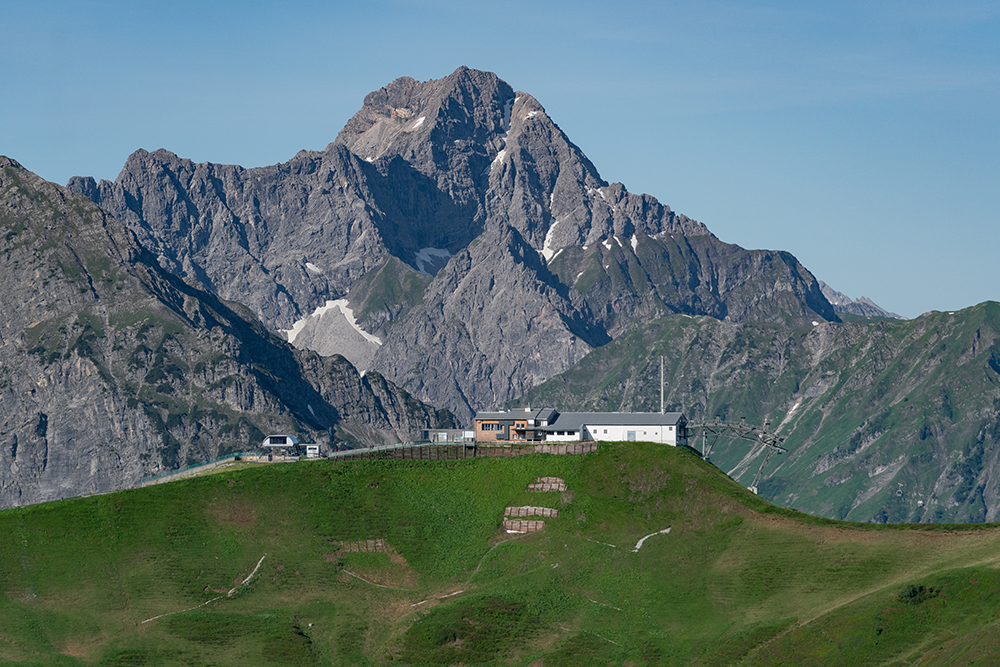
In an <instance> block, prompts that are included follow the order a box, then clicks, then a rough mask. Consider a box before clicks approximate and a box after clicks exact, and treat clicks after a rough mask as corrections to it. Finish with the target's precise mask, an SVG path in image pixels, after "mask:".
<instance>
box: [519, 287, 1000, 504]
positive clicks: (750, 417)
mask: <svg viewBox="0 0 1000 667" xmlns="http://www.w3.org/2000/svg"><path fill="white" fill-rule="evenodd" d="M661 357H662V358H663V367H664V376H665V377H664V394H665V402H666V407H667V409H668V410H676V409H683V410H684V411H685V412H686V413H687V415H688V417H689V419H691V420H692V421H701V420H704V419H709V420H713V419H723V420H729V421H739V420H740V419H741V418H746V419H747V421H748V422H749V423H752V424H756V425H760V424H761V423H762V421H763V420H765V419H769V420H770V421H771V429H772V430H776V432H777V433H779V434H781V435H784V436H787V441H786V442H785V446H786V447H787V448H788V450H789V451H788V453H786V454H781V455H775V456H772V457H771V458H770V459H769V461H768V464H767V467H766V468H765V469H764V473H763V476H762V481H761V482H759V483H758V485H757V486H758V489H759V492H760V494H761V495H762V496H764V497H766V498H768V499H769V500H772V501H773V502H775V503H777V504H779V505H784V506H789V507H794V508H796V509H799V510H802V511H805V512H810V513H812V514H819V515H823V516H828V517H833V518H840V519H844V518H846V519H850V520H853V521H872V522H878V523H886V522H914V523H915V522H983V521H987V522H996V521H997V520H998V519H1000V479H998V478H997V475H996V473H995V471H996V469H997V466H998V465H1000V304H998V303H995V302H986V303H982V304H980V305H978V306H975V307H973V308H967V309H965V310H961V311H956V312H951V313H937V312H935V313H927V314H925V315H922V316H921V317H918V318H916V319H913V320H906V321H894V320H881V321H874V322H872V321H868V322H863V321H859V322H847V323H836V322H828V323H818V324H817V325H816V326H812V325H809V326H802V327H788V326H784V325H776V324H761V323H734V322H722V321H719V320H716V319H713V318H709V317H686V316H683V315H675V316H672V317H666V318H662V319H660V320H657V321H654V322H652V323H650V324H648V325H646V326H644V327H639V328H636V329H634V330H632V331H630V332H629V333H627V334H625V335H623V336H620V337H619V338H617V339H616V340H615V341H614V342H612V343H610V344H608V345H606V346H604V347H603V348H601V349H600V350H595V351H594V352H592V353H591V354H590V355H588V356H587V357H586V358H585V359H583V360H582V361H581V362H580V363H578V364H577V365H576V366H574V367H573V368H572V369H570V370H568V371H566V372H565V373H563V374H561V375H559V376H556V377H554V378H552V379H550V380H549V381H548V382H546V383H544V384H542V385H541V386H539V387H536V388H535V389H534V390H532V391H531V392H529V393H528V394H527V395H525V396H524V397H523V398H522V400H523V401H524V404H525V405H527V404H529V403H530V404H532V405H558V406H561V407H562V408H563V409H566V410H588V409H590V410H637V411H658V410H659V407H660V406H659V401H660V358H661ZM712 442H713V438H712V436H708V445H709V446H711V445H712ZM690 444H691V445H692V446H693V447H696V448H698V449H699V450H700V449H701V447H702V441H701V440H700V439H699V440H697V441H694V440H692V442H691V443H690ZM763 454H764V452H763V451H762V450H761V449H759V448H754V449H751V448H750V447H749V443H747V442H745V441H730V440H728V439H724V438H723V439H720V440H719V442H718V443H717V444H716V445H715V446H714V447H711V449H710V452H709V455H710V458H711V460H712V461H713V462H714V463H716V465H718V466H719V467H720V468H721V469H722V470H724V471H726V472H727V473H729V474H730V475H731V476H732V477H733V478H735V479H737V480H738V481H740V482H742V483H743V484H745V485H748V486H749V485H750V484H751V482H752V480H753V478H754V476H755V475H756V474H757V472H758V471H759V470H760V467H761V465H762V463H763V460H764V456H763Z"/></svg>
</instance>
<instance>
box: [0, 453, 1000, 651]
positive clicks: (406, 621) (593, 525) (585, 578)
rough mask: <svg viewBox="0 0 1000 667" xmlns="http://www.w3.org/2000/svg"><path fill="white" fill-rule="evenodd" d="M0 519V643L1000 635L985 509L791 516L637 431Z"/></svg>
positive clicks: (700, 644)
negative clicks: (926, 518)
mask: <svg viewBox="0 0 1000 667" xmlns="http://www.w3.org/2000/svg"><path fill="white" fill-rule="evenodd" d="M539 480H548V481H549V482H552V481H553V480H558V484H556V483H539ZM538 487H541V488H540V489H539V488H538ZM533 489H537V490H533ZM532 514H533V515H534V517H535V519H536V521H533V522H531V523H534V524H535V527H537V524H538V523H542V522H544V525H543V526H542V527H541V529H540V530H537V531H535V532H530V533H508V532H507V530H509V529H508V528H506V526H507V525H512V526H514V528H513V529H518V527H519V526H521V527H523V525H522V524H523V523H528V522H527V521H521V520H512V521H505V520H504V517H505V516H513V517H524V516H527V515H532ZM0 535H5V536H7V539H2V540H0V584H2V587H0V637H2V641H0V663H3V664H4V665H9V664H13V665H38V664H44V665H77V664H85V665H158V664H182V665H188V664H191V665H219V666H224V665H234V666H235V665H239V666H243V665H290V666H291V665H293V666H295V667H301V666H303V665H338V666H339V665H344V666H348V665H350V666H354V665H382V664H392V665H509V666H511V667H514V666H517V667H530V666H532V665H541V664H544V665H546V667H552V666H555V667H559V666H564V667H568V666H572V667H576V666H578V665H617V666H625V665H702V666H709V665H712V666H722V665H774V666H776V667H777V666H784V665H802V664H809V665H831V666H838V667H839V666H840V665H851V664H865V665H901V664H905V665H911V664H922V665H923V664H931V665H954V664H963V665H964V664H969V663H973V664H979V665H993V664H996V660H995V658H996V648H997V646H998V640H1000V628H998V626H997V623H996V616H997V607H998V605H1000V592H998V591H1000V569H998V568H997V564H998V562H1000V529H998V528H997V527H996V526H957V527H956V526H940V525H938V526H918V527H912V526H901V525H890V526H884V525H871V524H849V523H843V522H838V521H832V520H827V519H818V518H815V517H809V516H805V515H802V514H799V513H797V512H793V511H790V510H783V509H780V508H777V507H774V506H773V505H770V504H769V503H767V502H766V501H764V500H762V499H761V498H759V497H757V496H754V495H752V494H750V493H749V492H748V491H746V489H743V488H741V487H740V486H739V485H737V484H736V483H734V482H733V481H732V480H730V479H728V478H726V477H725V476H724V475H722V474H721V473H720V472H719V471H718V470H716V469H715V468H713V467H712V466H711V465H710V464H707V463H705V462H703V461H702V460H701V459H700V458H699V457H698V456H696V455H694V454H693V453H692V452H691V451H690V450H686V449H684V448H674V447H663V446H660V445H655V444H652V443H608V444H605V445H604V446H602V447H601V449H600V450H599V451H597V452H593V453H590V454H586V455H583V456H552V455H548V454H537V455H530V456H521V457H516V458H491V459H483V458H480V459H475V460H473V459H469V460H464V461H463V460H459V461H455V460H452V461H357V462H352V463H337V462H334V461H315V462H303V463H298V464H295V465H272V466H264V467H260V468H257V469H250V470H236V469H234V468H228V469H226V470H225V471H223V472H221V473H219V474H214V475H208V476H205V477H201V478H197V479H191V480H184V481H180V482H173V483H170V484H163V485H160V486H154V487H148V488H142V489H134V490H128V491H122V492H118V493H114V494H109V495H103V496H97V497H92V498H80V499H72V500H66V501H60V502H54V503H46V504H42V505H35V506H32V507H25V508H18V509H14V510H5V511H0ZM512 538H513V539H512Z"/></svg>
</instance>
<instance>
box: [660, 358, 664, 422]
mask: <svg viewBox="0 0 1000 667" xmlns="http://www.w3.org/2000/svg"><path fill="white" fill-rule="evenodd" d="M660 414H661V415H662V414H663V357H662V356H661V357H660Z"/></svg>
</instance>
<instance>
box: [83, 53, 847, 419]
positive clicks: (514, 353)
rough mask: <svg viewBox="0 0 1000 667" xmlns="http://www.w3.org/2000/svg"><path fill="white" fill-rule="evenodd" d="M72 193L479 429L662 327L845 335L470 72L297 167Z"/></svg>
mask: <svg viewBox="0 0 1000 667" xmlns="http://www.w3.org/2000/svg"><path fill="white" fill-rule="evenodd" d="M69 187H70V189H72V190H74V191H76V192H80V193H83V194H86V195H87V196H88V197H90V198H91V199H92V200H93V201H95V202H97V203H98V204H100V205H101V206H102V207H103V208H105V209H106V210H108V211H110V212H112V213H113V214H114V215H116V216H118V217H119V218H121V219H122V220H123V221H124V222H125V224H126V225H127V226H128V227H129V228H130V229H132V230H133V231H134V232H135V233H136V235H137V236H138V238H139V240H140V242H141V243H142V245H143V246H145V247H146V248H148V249H150V251H151V252H153V253H154V255H156V256H157V259H158V261H159V262H160V264H161V265H162V266H163V267H165V268H167V269H168V270H170V271H172V272H174V273H175V274H177V275H179V276H182V277H183V278H184V279H185V280H187V281H191V282H194V283H197V284H200V285H201V286H203V287H204V288H206V289H208V290H209V291H211V292H213V293H215V294H218V295H219V296H221V297H222V298H225V299H230V300H233V301H238V302H240V303H243V304H245V305H246V306H247V307H249V308H250V310H251V311H252V312H253V313H254V314H256V315H257V316H258V317H259V318H260V319H261V320H262V321H263V322H264V323H265V325H267V326H268V327H269V328H271V329H272V330H276V331H277V330H281V331H285V332H286V334H285V335H286V336H287V337H288V338H289V339H290V340H291V341H292V342H293V344H295V345H296V346H299V347H304V348H308V349H313V350H317V351H319V352H321V353H322V354H333V353H335V352H340V353H342V354H344V355H345V356H347V357H348V358H349V359H350V360H351V361H352V362H354V363H355V365H357V366H358V367H359V368H361V369H362V370H367V369H369V368H370V369H375V370H378V371H379V372H381V373H382V374H383V375H385V376H386V377H387V378H388V379H390V380H392V381H393V382H396V383H397V384H399V385H400V386H402V387H404V388H406V389H408V390H409V391H411V392H412V393H413V394H414V395H415V396H417V397H418V398H420V399H421V400H425V401H428V402H430V403H433V404H434V405H438V406H440V407H444V408H448V409H450V410H452V411H453V412H455V414H456V415H458V416H459V418H460V419H461V420H463V421H466V420H468V418H469V417H471V415H472V413H473V412H474V411H476V410H480V409H484V408H490V407H496V406H498V405H501V404H503V403H504V402H505V401H507V400H510V399H512V398H515V397H517V396H519V395H521V394H523V393H524V392H525V391H526V390H528V389H530V388H531V387H533V386H535V385H537V384H539V383H540V382H542V381H544V380H546V379H548V378H550V377H552V376H553V375H556V374H557V373H560V372H562V371H564V370H566V369H567V368H569V367H570V366H572V365H573V364H574V363H576V362H577V361H579V360H580V359H582V358H583V357H584V356H585V355H586V354H587V353H588V352H589V351H590V350H592V349H594V348H596V347H600V346H601V345H604V344H605V343H607V342H608V341H610V340H611V339H613V338H615V337H617V336H619V335H620V334H621V333H622V332H624V331H627V330H629V329H631V328H633V327H635V326H637V325H638V324H640V323H643V322H648V321H650V320H652V319H655V318H657V317H660V316H663V315H669V314H672V313H687V314H692V315H709V316H712V317H716V318H720V319H725V320H727V321H736V322H742V321H765V322H781V323H790V324H800V323H804V322H811V321H813V320H818V321H828V320H829V321H836V320H837V316H836V314H835V313H834V311H833V308H832V307H831V306H830V304H829V302H828V301H827V300H826V298H824V297H823V295H822V293H821V292H820V287H819V284H818V281H816V279H815V278H814V277H813V276H812V275H811V274H810V273H809V272H808V271H807V270H806V269H805V267H803V266H802V265H801V264H799V262H798V261H797V260H796V259H795V258H794V257H792V256H791V255H790V254H788V253H786V252H777V251H763V250H744V249H743V248H739V247H737V246H734V245H729V244H726V243H723V242H721V241H720V240H719V239H717V238H716V237H715V236H713V235H712V234H711V233H710V232H709V230H708V229H707V228H706V227H705V226H704V225H703V224H701V223H698V222H696V221H694V220H691V219H689V218H687V217H685V216H683V215H679V214H677V213H675V212H673V211H671V209H670V208H669V207H668V206H665V205H663V204H661V203H659V202H658V201H657V200H656V199H654V198H653V197H651V196H649V195H636V194H631V193H629V192H628V191H627V190H626V188H625V187H624V186H623V185H622V184H620V183H608V182H607V181H605V180H604V179H603V178H601V176H600V174H599V173H598V171H597V169H596V168H595V167H594V165H593V164H592V163H591V162H590V161H589V160H588V159H587V157H586V156H585V155H584V154H583V152H581V150H580V149H579V148H577V146H575V145H574V144H573V143H572V142H571V141H570V140H569V139H568V138H567V137H566V135H565V134H563V132H562V131H561V130H560V129H559V127H558V126H557V125H556V124H555V123H554V122H553V120H552V119H551V118H549V116H548V114H546V112H545V109H544V108H543V107H542V105H541V104H540V103H539V102H538V101H537V100H535V98H533V97H532V96H531V95H529V94H527V93H523V92H516V91H515V90H514V89H513V88H511V86H509V85H508V84H507V83H505V82H504V81H502V80H500V79H499V78H498V77H497V76H496V75H495V74H492V73H489V72H481V71H476V70H471V69H468V68H465V67H462V68H459V69H458V70H456V71H455V72H454V73H453V74H451V75H450V76H448V77H446V78H443V79H439V80H431V81H425V82H417V81H415V80H413V79H410V78H407V77H403V78H400V79H397V80H396V81H393V82H392V83H391V84H389V85H388V86H386V87H385V88H381V89H379V90H377V91H375V92H372V93H371V94H369V95H368V96H366V97H365V100H364V104H363V106H362V108H361V110H360V111H358V113H357V114H356V115H355V116H354V117H353V118H351V119H350V121H349V122H348V123H347V125H346V126H345V127H344V129H343V130H342V131H341V132H340V134H339V135H338V137H337V138H336V140H335V141H334V142H333V143H331V144H330V145H329V146H327V147H326V149H324V150H322V151H302V152H300V153H298V154H297V155H296V156H295V157H294V158H292V159H291V160H289V161H288V162H286V163H284V164H279V165H275V166H271V167H261V168H255V169H244V168H242V167H237V166H230V165H218V164H211V163H201V164H195V163H193V162H191V161H190V160H186V159H183V158H180V157H178V156H176V155H174V154H173V153H170V152H168V151H166V150H157V151H154V152H147V151H145V150H141V151H137V152H136V153H134V154H133V155H132V156H131V157H129V159H128V161H127V162H126V164H125V166H124V168H123V169H122V172H121V174H120V175H119V176H118V178H117V179H116V180H115V181H114V182H113V183H111V182H108V181H101V182H100V183H96V182H95V181H94V180H93V179H92V178H79V177H78V178H74V179H72V180H71V181H70V183H69ZM428 360H431V363H428Z"/></svg>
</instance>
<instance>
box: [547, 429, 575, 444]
mask: <svg viewBox="0 0 1000 667" xmlns="http://www.w3.org/2000/svg"><path fill="white" fill-rule="evenodd" d="M579 441H580V432H579V431H574V432H572V435H556V434H555V433H546V434H545V442H579Z"/></svg>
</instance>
